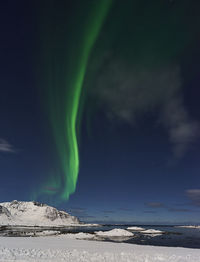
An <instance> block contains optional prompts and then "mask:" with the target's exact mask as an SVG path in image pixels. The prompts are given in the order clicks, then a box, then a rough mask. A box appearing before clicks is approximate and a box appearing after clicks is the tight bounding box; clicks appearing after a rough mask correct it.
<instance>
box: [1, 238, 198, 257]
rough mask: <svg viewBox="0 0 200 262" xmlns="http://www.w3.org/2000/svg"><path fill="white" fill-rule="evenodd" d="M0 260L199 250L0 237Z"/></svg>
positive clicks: (173, 253) (195, 253)
mask: <svg viewBox="0 0 200 262" xmlns="http://www.w3.org/2000/svg"><path fill="white" fill-rule="evenodd" d="M0 261H1V262H13V261H15V262H29V261H32V262H33V261H34V262H45V261H46V262H47V261H48V262H62V261H70V262H83V261H84V262H91V261H93V262H94V261H95V262H102V261H104V262H161V261H162V262H199V261H200V250H199V249H189V248H174V247H153V246H142V245H141V246H140V245H133V244H125V243H111V242H99V241H88V240H77V239H72V238H70V236H69V237H67V235H66V236H54V237H53V236H49V237H37V238H34V237H28V238H24V237H20V238H15V237H12V238H11V237H0Z"/></svg>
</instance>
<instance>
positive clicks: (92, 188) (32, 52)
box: [0, 0, 200, 224]
mask: <svg viewBox="0 0 200 262" xmlns="http://www.w3.org/2000/svg"><path fill="white" fill-rule="evenodd" d="M27 2H28V3H27ZM72 2H73V1H69V6H68V8H69V13H70V10H72V11H71V12H72V16H73V10H74V9H73V8H75V7H76V5H77V6H78V3H79V1H76V2H75V4H74V6H73V8H72V9H70V8H71V5H72V4H73V3H72ZM131 2H134V1H130V3H131ZM139 2H140V4H139ZM158 2H159V1H153V3H152V5H151V4H150V6H149V7H148V8H150V10H151V11H152V12H154V11H155V12H157V13H156V14H161V15H160V17H159V15H157V16H158V18H157V19H158V21H160V27H159V26H158V28H157V27H155V25H156V24H157V22H155V21H153V19H154V18H151V17H150V16H149V14H148V12H147V10H146V8H147V7H146V6H145V4H144V1H135V4H136V3H137V4H136V6H137V8H138V9H137V11H138V13H137V14H135V13H134V11H130V10H129V11H128V10H127V8H128V9H130V8H129V7H130V6H129V5H131V4H130V3H129V5H127V6H126V5H125V4H122V3H121V1H116V2H115V3H114V5H113V7H112V9H111V11H110V14H109V16H108V19H107V24H106V25H107V27H106V26H105V28H104V31H103V32H104V33H103V34H102V35H101V39H100V40H101V41H99V42H97V45H96V49H97V50H100V51H98V52H99V54H100V55H101V54H102V52H104V51H103V50H104V49H106V51H105V52H106V54H105V59H100V60H98V61H100V62H99V63H100V64H99V71H97V72H96V74H95V76H94V78H93V79H92V80H91V81H92V84H93V85H94V91H92V92H91V93H90V95H89V98H88V100H87V103H86V106H85V111H84V116H83V120H82V125H81V143H80V172H79V179H78V184H77V189H76V192H75V194H73V195H72V196H71V197H70V199H69V201H68V202H62V203H60V204H57V203H56V202H55V201H54V200H53V199H51V198H49V197H46V196H40V197H39V199H37V200H39V201H47V202H48V203H49V204H52V205H56V206H57V207H59V208H62V209H65V210H68V211H69V210H70V211H71V213H72V214H74V215H77V216H78V217H80V218H81V219H82V220H84V221H104V222H113V221H115V222H133V223H147V224H148V223H198V222H199V215H200V176H199V173H200V165H199V162H200V161H199V160H200V137H199V133H200V130H199V121H200V105H199V96H200V91H199V83H200V79H199V68H200V62H199V61H200V52H199V46H200V37H199V33H200V31H199V27H198V26H199V24H200V23H199V22H200V21H199V17H198V14H199V11H200V5H199V4H198V3H196V1H182V4H181V3H180V1H178V0H177V1H173V2H170V1H169V2H170V3H169V2H168V1H163V4H158ZM164 5H166V6H167V8H169V10H168V11H167V12H168V13H167V17H169V20H166V23H165V22H164V20H163V18H162V12H163V9H164V8H165V7H166V6H164ZM134 10H135V9H134ZM180 10H181V11H180ZM0 12H1V14H0V17H1V18H0V19H1V41H0V57H1V59H0V69H1V70H0V91H1V93H0V119H1V122H0V177H1V183H0V200H1V202H3V201H11V200H13V199H17V200H34V199H32V196H33V192H36V191H37V190H38V191H39V188H40V186H41V184H42V183H43V182H44V181H45V180H46V179H48V172H49V170H50V168H51V166H52V163H53V157H54V155H56V152H52V151H53V141H52V139H53V138H52V136H51V131H50V125H49V122H48V118H47V115H46V113H45V110H44V108H43V105H42V103H41V96H40V92H39V89H38V86H37V83H38V79H37V75H38V70H39V71H40V63H39V61H40V55H41V54H40V51H39V50H40V47H39V46H40V39H39V38H40V33H39V25H38V10H37V5H36V4H35V3H34V1H7V2H5V3H2V8H1V11H0ZM125 14H127V17H126V19H125V17H124V15H125ZM119 15H120V16H119ZM136 16H138V18H137V19H136V18H134V17H136ZM116 17H119V18H117V19H116ZM174 17H176V19H174ZM165 19H166V18H165ZM122 21H124V22H123V23H124V25H123V23H122ZM141 21H142V23H141ZM149 24H150V25H149ZM113 28H117V29H115V31H116V32H114V33H113ZM111 31H112V33H113V35H112V41H111V40H110V39H109V40H108V38H109V37H108V36H110V35H111V33H110V32H111ZM147 35H148V37H147ZM176 37H177V39H176ZM135 38H136V39H137V40H136V41H135V40H134V39H135ZM136 42H137V43H136ZM183 42H184V44H183ZM154 46H155V47H156V48H155V49H154V48H153V47H154ZM125 47H126V48H125ZM148 48H149V49H148ZM96 49H95V50H96ZM132 49H133V50H136V52H135V51H134V52H133V50H132ZM95 50H94V53H95ZM149 50H150V51H149ZM132 52H133V53H137V55H136V54H134V55H132ZM107 54H108V55H107ZM127 54H128V55H127ZM141 54H142V55H141ZM150 54H151V55H152V54H153V55H152V57H154V58H152V57H151V55H150ZM93 57H94V58H91V64H93V62H94V61H96V60H95V59H96V58H95V55H94V56H93ZM147 57H148V59H147ZM97 58H98V56H97ZM93 60H94V61H93ZM133 61H134V62H133ZM88 67H89V69H88V70H91V68H90V65H89V66H88ZM94 101H95V102H94ZM93 103H95V104H97V105H98V106H97V107H96V109H95V111H94V112H93V116H92V118H91V119H90V128H89V129H90V131H89V132H88V111H89V110H90V108H91V107H94V105H93Z"/></svg>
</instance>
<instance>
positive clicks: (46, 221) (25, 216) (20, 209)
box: [0, 200, 80, 226]
mask: <svg viewBox="0 0 200 262" xmlns="http://www.w3.org/2000/svg"><path fill="white" fill-rule="evenodd" d="M77 224H80V221H79V220H78V218H76V217H74V216H71V215H70V214H68V213H66V212H64V211H59V210H57V209H56V208H54V207H51V206H48V205H46V204H41V203H38V202H25V201H17V200H14V201H12V202H4V203H0V225H28V226H65V225H66V226H67V225H77Z"/></svg>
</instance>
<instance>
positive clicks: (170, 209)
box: [168, 208, 193, 212]
mask: <svg viewBox="0 0 200 262" xmlns="http://www.w3.org/2000/svg"><path fill="white" fill-rule="evenodd" d="M168 211H170V212H193V211H192V210H190V209H187V208H169V209H168Z"/></svg>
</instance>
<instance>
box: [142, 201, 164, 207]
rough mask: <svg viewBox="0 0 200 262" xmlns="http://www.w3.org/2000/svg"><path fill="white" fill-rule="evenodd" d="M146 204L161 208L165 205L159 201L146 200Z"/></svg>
mask: <svg viewBox="0 0 200 262" xmlns="http://www.w3.org/2000/svg"><path fill="white" fill-rule="evenodd" d="M145 205H146V206H148V207H151V208H163V207H165V205H164V204H163V203H161V202H148V203H145Z"/></svg>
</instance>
